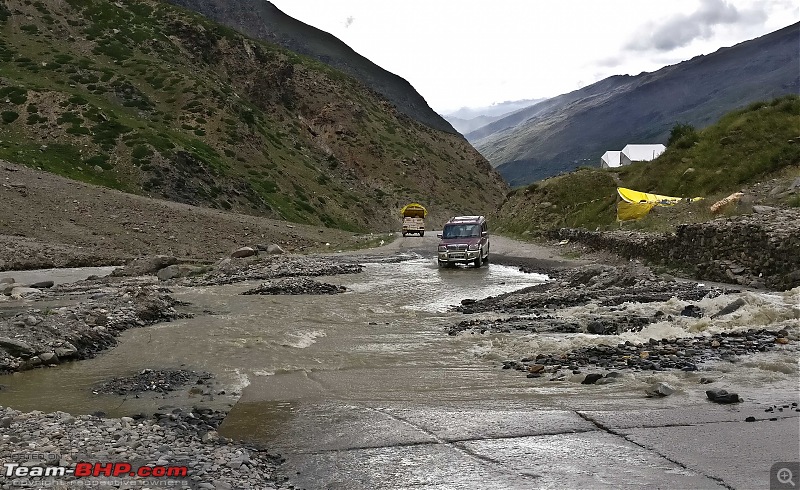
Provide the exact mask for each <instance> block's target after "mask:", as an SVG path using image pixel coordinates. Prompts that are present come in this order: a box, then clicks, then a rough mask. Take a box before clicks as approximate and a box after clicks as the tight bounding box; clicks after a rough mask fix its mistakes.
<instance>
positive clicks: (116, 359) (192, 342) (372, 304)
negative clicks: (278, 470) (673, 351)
mask: <svg viewBox="0 0 800 490" xmlns="http://www.w3.org/2000/svg"><path fill="white" fill-rule="evenodd" d="M318 280H320V281H323V282H329V283H334V284H340V285H344V286H346V288H347V292H345V293H342V294H336V295H321V296H258V295H240V294H238V293H240V292H242V291H245V290H247V289H249V288H252V287H253V286H254V285H257V284H258V283H256V282H247V283H239V284H234V285H226V286H211V287H194V288H181V287H176V288H173V291H174V296H175V297H176V298H177V299H179V300H182V301H186V302H189V303H190V304H191V309H192V310H193V311H194V312H195V313H196V315H195V317H194V318H191V319H182V320H179V321H175V322H171V323H164V324H159V325H155V326H152V327H147V328H141V329H133V330H128V331H126V332H124V333H123V335H122V336H121V338H120V343H119V345H118V346H117V347H115V348H113V349H111V350H109V351H107V352H105V353H103V354H102V355H100V356H98V357H97V358H95V359H90V360H85V361H81V362H77V363H70V364H66V365H63V366H61V367H59V368H56V369H39V370H33V371H27V372H23V373H18V374H14V375H11V376H7V377H5V378H3V379H0V384H3V385H5V387H4V389H3V390H2V391H0V405H7V406H12V407H14V408H17V409H21V410H43V411H53V410H63V411H69V412H73V413H91V412H94V411H98V410H99V411H103V412H106V413H108V414H109V415H112V416H118V415H129V414H131V413H137V412H145V413H146V412H152V411H155V410H157V409H163V408H164V407H170V406H179V407H183V408H188V407H191V406H192V405H199V406H204V407H210V408H220V409H225V410H230V414H229V416H228V417H227V419H226V421H225V423H224V424H223V426H222V427H221V429H220V430H221V432H222V433H223V434H224V435H227V436H230V437H235V438H244V439H248V440H253V441H257V442H261V443H265V444H266V445H268V446H269V447H273V448H275V449H277V450H280V451H285V452H287V453H289V454H294V455H295V456H296V458H295V459H294V460H292V458H290V461H289V463H288V469H289V470H291V475H292V477H293V479H299V481H301V482H303V481H304V482H305V483H306V484H307V485H309V486H310V487H314V484H313V482H316V481H318V480H325V481H329V482H332V483H330V484H329V485H328V486H327V487H328V488H349V487H350V486H349V485H348V484H347V483H345V482H343V481H340V482H339V483H336V481H337V480H336V475H338V474H341V473H342V472H345V473H347V472H349V473H348V474H350V475H351V477H353V478H356V480H357V479H358V475H362V477H363V475H364V474H366V473H368V477H363V478H365V479H364V480H363V482H366V483H364V484H363V486H362V485H360V484H353V481H354V480H352V479H351V480H348V481H349V482H350V484H352V485H353V486H352V488H361V487H364V488H366V487H369V486H371V485H372V486H374V485H375V482H384V483H385V484H386V485H388V486H389V487H392V486H393V485H396V484H398V483H397V482H399V481H402V482H404V483H403V485H406V484H409V482H408V480H407V478H409V476H408V474H407V473H404V474H403V475H400V476H398V475H395V476H394V477H393V476H391V475H390V474H388V473H386V471H388V470H387V469H386V466H385V464H384V463H386V464H388V463H387V462H389V463H391V464H393V465H395V464H400V465H402V464H411V463H409V462H408V461H410V460H413V459H414V458H412V457H411V456H402V455H400V456H397V455H396V454H394V453H393V454H392V455H391V456H389V455H387V454H384V453H381V452H380V449H376V448H384V447H386V446H387V445H395V446H396V447H411V446H414V445H417V444H423V443H428V442H430V441H431V440H433V441H439V440H440V439H441V432H440V431H439V432H437V431H436V430H433V429H431V430H427V429H426V430H418V429H419V428H420V427H421V426H423V425H425V424H423V423H422V422H419V421H418V422H413V420H415V417H417V418H422V419H424V420H425V421H427V423H428V426H431V425H433V426H434V427H438V428H439V429H441V430H445V432H446V431H447V430H449V429H446V427H449V425H448V422H447V420H448V419H452V418H453V417H457V418H458V419H459V422H458V424H457V426H458V428H457V429H453V430H454V431H455V433H454V435H453V437H454V438H456V439H463V440H467V441H469V440H473V439H476V438H479V437H481V435H482V434H485V433H486V432H487V431H488V432H490V433H493V431H494V432H497V433H499V434H500V435H501V436H502V437H507V436H512V435H515V434H528V432H526V431H529V430H530V427H531V426H533V425H535V421H533V420H532V419H531V420H528V419H526V417H527V415H524V414H529V413H531V411H536V410H540V411H545V410H557V409H561V408H564V407H569V408H570V409H571V410H575V409H598V408H602V407H623V408H624V407H628V406H630V405H631V403H639V402H638V401H636V402H632V401H631V400H639V399H641V394H642V390H643V388H644V387H645V386H648V385H649V384H650V383H652V382H654V381H666V382H669V383H670V384H672V385H674V386H675V387H677V389H678V390H679V392H681V391H683V394H684V396H683V397H682V398H678V397H673V398H672V399H669V398H667V399H664V401H659V402H658V403H659V404H660V405H659V406H660V407H669V406H678V405H679V404H681V403H683V404H685V403H687V397H688V398H689V401H698V400H701V399H702V398H703V395H702V392H699V393H700V394H699V395H698V394H693V393H695V392H696V390H695V392H692V391H691V390H689V389H688V388H687V387H688V386H690V385H694V384H696V383H697V378H698V377H699V376H700V375H701V374H702V373H683V372H675V373H672V372H667V373H637V374H636V375H634V374H631V373H627V374H624V375H623V378H624V380H623V382H622V383H615V384H611V385H603V386H586V385H581V384H580V383H579V382H578V381H574V382H570V381H569V380H567V381H565V382H562V383H543V382H532V381H533V380H529V379H526V378H525V376H524V375H522V373H517V372H509V371H504V370H501V369H499V366H500V361H502V360H505V359H520V358H521V357H524V356H526V355H530V354H535V353H536V352H537V351H542V350H547V351H553V350H556V351H557V350H569V349H572V348H576V347H579V346H581V345H586V344H590V343H598V342H602V343H609V342H613V343H615V344H616V343H618V342H619V341H620V338H619V337H607V336H594V335H584V334H566V335H565V334H560V335H559V334H551V335H536V334H519V333H511V334H484V335H482V334H469V333H466V334H464V333H462V334H459V335H457V336H448V335H447V334H446V332H445V328H446V327H447V326H450V325H452V324H454V323H457V322H459V321H462V320H464V319H465V315H463V314H460V313H457V312H454V311H452V306H454V305H457V304H459V303H460V301H461V300H462V299H465V298H475V299H478V298H484V297H487V296H492V295H498V294H502V293H505V292H509V291H513V290H517V289H520V288H523V287H527V286H531V285H535V284H540V283H541V282H543V281H546V280H547V277H546V276H542V275H537V274H525V273H522V272H519V271H518V270H517V269H516V268H514V267H507V266H503V265H498V264H494V263H493V264H490V265H489V266H488V267H483V268H479V269H476V268H462V267H458V268H453V269H440V268H438V267H437V265H436V264H435V259H431V258H428V257H420V256H416V258H412V259H411V260H405V261H401V262H391V261H390V262H383V263H382V262H373V263H366V265H365V269H364V272H363V273H361V274H354V275H342V276H334V277H322V278H318ZM741 295H742V296H743V297H744V298H745V300H746V302H747V305H746V306H745V307H743V308H742V309H741V310H740V311H739V312H738V313H737V314H736V315H734V316H732V318H728V319H721V320H719V321H713V322H712V321H709V320H708V319H686V320H685V321H684V322H683V323H678V324H670V325H667V324H653V325H651V326H649V327H647V328H646V329H645V330H643V331H642V332H638V333H626V334H624V336H623V337H624V338H622V341H624V340H633V341H646V340H647V339H648V338H650V337H658V338H662V337H670V336H673V337H677V336H691V335H698V334H702V333H704V332H706V333H709V332H715V331H725V330H729V331H731V330H737V329H747V328H751V327H756V328H759V327H762V326H770V325H782V326H784V327H785V328H789V329H792V330H793V331H794V332H796V331H797V329H798V327H799V326H800V290H794V291H789V292H786V293H772V294H768V293H755V292H749V293H742V294H741ZM732 298H733V297H724V298H721V299H720V298H717V299H714V300H710V299H709V300H704V301H716V302H718V303H719V305H721V306H724V304H726V303H728V302H730V301H731V300H732ZM651 306H653V305H651ZM683 306H685V304H684V303H682V302H680V301H675V300H671V301H668V302H665V303H663V304H661V305H655V307H657V308H661V309H662V310H663V311H665V312H666V313H672V312H673V310H674V311H675V312H679V311H680V309H681V308H682V307H683ZM703 306H706V307H709V308H711V307H712V306H713V307H714V308H716V307H717V306H718V305H716V304H715V305H703ZM721 306H719V307H721ZM593 308H594V306H592V305H589V306H585V307H576V308H574V311H572V315H574V316H575V317H581V316H585V315H590V314H591V312H592V309H593ZM631 308H635V305H634V306H631ZM711 309H713V308H711ZM676 314H677V313H676ZM497 316H498V315H496V314H495V315H486V317H487V318H497ZM474 317H478V318H480V317H481V316H480V315H474ZM147 368H152V369H170V368H181V369H189V370H196V371H207V372H210V373H213V374H214V375H215V383H216V384H215V387H214V394H213V395H211V396H209V395H205V396H204V395H199V394H197V395H195V394H192V393H188V392H184V391H180V392H175V393H172V394H169V395H166V396H160V395H159V396H155V395H149V396H141V397H139V398H134V397H130V396H129V397H126V398H124V399H123V398H121V397H119V396H111V395H96V394H93V392H92V389H93V387H95V386H96V385H97V383H99V382H102V381H105V380H108V379H110V378H112V377H115V376H129V375H132V374H135V373H137V372H139V371H141V370H143V369H147ZM714 369H715V371H714V374H716V375H717V376H719V377H721V378H726V379H731V380H735V382H736V383H737V386H740V387H744V388H747V389H749V394H750V395H751V396H752V397H754V398H756V399H759V397H760V399H761V400H762V401H763V402H764V403H767V402H768V401H769V400H770V396H773V394H774V393H775V392H776V390H777V391H780V390H785V391H788V392H789V393H795V394H796V384H797V377H798V366H797V351H796V350H794V351H791V352H782V351H778V352H773V353H768V354H761V355H758V356H753V357H752V358H750V359H748V360H747V361H746V362H743V363H741V364H737V365H724V366H719V367H716V368H714ZM498 414H500V415H499V416H498ZM571 423H574V421H573V422H571ZM586 430H588V429H586ZM434 433H436V435H434ZM387 439H388V440H391V441H392V442H391V443H387V442H386V440H387ZM409 445H410V446H409ZM370 448H372V449H370ZM450 449H452V448H450ZM338 450H347V451H355V450H360V451H367V452H363V453H360V454H359V456H358V458H357V459H353V460H352V461H351V463H350V465H349V466H348V465H347V464H346V463H342V464H341V465H339V464H338V463H334V462H332V461H333V460H331V459H330V458H331V456H330V454H331V452H332V451H334V452H335V451H338ZM586 450H587V451H588V449H586ZM369 451H378V452H374V453H370V452H369ZM458 451H459V454H460V455H461V456H463V455H464V454H467V453H469V451H468V448H467V447H466V446H463V447H461V448H459V449H458ZM303 455H305V456H303ZM429 456H430V458H433V459H431V461H429V463H430V464H431V465H433V466H430V467H429V468H427V470H425V474H424V475H417V476H414V478H421V480H419V481H420V482H422V483H424V482H426V481H430V482H434V483H435V482H440V481H449V482H456V483H454V484H453V485H452V486H448V487H442V488H461V487H460V486H459V484H457V482H458V480H459V476H458V475H457V474H453V473H452V468H448V469H447V470H446V471H445V470H444V469H442V468H441V467H440V466H436V465H439V464H440V463H441V462H437V461H435V459H436V458H434V457H433V455H429ZM436 457H445V456H443V455H441V454H438V455H437V456H436ZM363 458H373V459H372V460H370V461H371V462H367V463H365V462H364V461H365V460H364V459H363ZM398 458H399V459H398ZM404 458H405V459H404ZM409 458H411V459H409ZM479 459H480V458H479ZM475 460H476V459H475V458H471V459H469V461H473V462H474V461H475ZM359 461H361V463H359ZM382 461H383V463H381V462H382ZM404 461H405V463H403V462H404ZM418 463H419V462H418V461H417V462H415V463H414V464H418ZM337 465H338V466H337ZM342 465H344V466H342ZM423 466H424V465H423ZM367 468H369V470H367ZM436 468H439V469H436ZM294 470H296V471H297V472H299V473H294ZM465 471H467V473H465V474H469V475H470V476H469V477H468V478H466V477H464V478H465V479H464V481H463V483H464V486H463V488H469V482H470V481H474V479H475V478H482V477H480V476H476V475H480V474H481V472H483V471H486V469H485V468H483V467H482V466H481V465H477V466H476V468H472V469H469V470H465ZM492 471H494V470H492ZM365 472H366V473H365ZM443 472H444V473H443ZM470 472H471V473H470ZM490 473H491V472H490ZM523 473H524V472H522V473H520V472H514V476H512V477H510V480H504V481H511V482H512V484H510V486H509V488H512V487H525V486H526V482H527V480H526V478H528V477H527V476H525V475H524V474H523ZM354 475H355V476H354ZM387 475H389V476H387ZM506 476H507V475H506ZM634 477H635V476H631V478H634ZM303 478H305V480H303ZM386 478H388V479H387V480H385V481H384V480H382V479H386ZM392 478H396V480H393V479H392ZM487 478H497V475H494V476H487ZM503 478H506V477H503ZM414 481H417V480H414ZM392 482H394V483H392ZM514 482H516V483H514ZM412 483H413V482H412ZM561 483H562V484H563V483H564V482H563V481H562V482H561ZM553 484H554V485H555V486H558V485H559V483H558V481H556V482H554V483H553ZM337 485H338V486H337ZM379 486H380V485H379ZM401 486H402V485H401ZM431 486H433V487H436V485H434V484H431ZM436 488H439V487H436Z"/></svg>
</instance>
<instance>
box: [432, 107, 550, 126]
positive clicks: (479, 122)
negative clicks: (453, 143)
mask: <svg viewBox="0 0 800 490" xmlns="http://www.w3.org/2000/svg"><path fill="white" fill-rule="evenodd" d="M543 100H546V99H524V100H513V101H506V102H500V103H497V104H492V105H490V106H486V107H462V108H461V109H459V110H457V111H454V112H451V113H448V114H444V115H443V117H444V118H445V119H446V120H447V122H449V123H450V124H452V125H453V127H454V128H455V129H456V131H458V132H459V133H461V134H469V133H471V132H473V131H475V130H477V129H478V128H482V127H483V126H486V125H487V124H490V123H492V122H494V121H497V120H499V119H503V118H505V117H507V116H508V115H510V114H511V113H513V112H516V111H519V110H520V109H524V108H526V107H530V106H532V105H534V104H536V103H538V102H541V101H543Z"/></svg>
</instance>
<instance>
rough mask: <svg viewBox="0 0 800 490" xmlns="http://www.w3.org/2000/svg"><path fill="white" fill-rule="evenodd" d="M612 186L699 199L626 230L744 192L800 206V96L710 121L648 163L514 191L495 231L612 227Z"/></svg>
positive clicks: (701, 212)
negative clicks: (716, 120) (699, 199)
mask: <svg viewBox="0 0 800 490" xmlns="http://www.w3.org/2000/svg"><path fill="white" fill-rule="evenodd" d="M617 186H621V187H628V188H632V189H635V190H639V191H643V192H652V193H656V194H662V195H669V196H678V197H697V196H700V197H704V198H705V199H704V200H702V201H699V202H696V203H691V204H681V205H677V206H674V207H671V208H657V212H655V213H651V215H650V216H648V217H646V218H644V219H643V220H641V221H640V222H630V223H628V224H627V225H626V226H631V227H645V228H647V227H650V228H654V229H664V228H665V227H669V226H670V225H671V224H675V223H678V222H692V221H702V220H705V219H709V218H711V213H710V211H709V209H708V208H709V206H710V205H711V204H713V203H714V202H715V201H717V200H718V199H721V198H723V197H725V196H727V195H729V194H731V193H733V192H737V191H741V190H745V191H746V193H747V194H750V200H751V203H755V204H768V205H775V206H794V207H798V206H800V97H798V96H796V95H790V96H785V97H781V98H777V99H774V100H772V101H770V102H756V103H753V104H751V105H750V106H748V107H747V108H745V109H741V110H737V111H733V112H731V113H728V114H726V115H725V116H724V117H723V118H722V119H720V121H719V122H718V123H717V124H714V125H712V126H709V127H707V128H705V129H703V130H701V131H699V132H698V133H696V134H692V133H691V132H689V134H687V135H685V136H684V137H682V138H678V139H677V140H676V141H674V142H673V143H672V144H671V145H670V146H669V147H668V148H667V150H666V151H665V152H664V153H663V154H662V155H661V156H660V157H658V158H657V159H656V160H654V161H652V162H639V163H634V164H633V165H630V166H625V167H620V168H616V169H599V168H581V169H578V170H576V171H574V172H571V173H569V174H565V175H561V176H557V177H552V178H549V179H545V180H542V181H540V182H536V183H534V184H531V185H529V186H527V187H525V188H519V189H517V190H515V191H514V192H512V193H511V194H510V195H509V198H508V200H507V201H506V203H505V204H504V205H503V207H502V208H501V210H500V212H499V213H498V216H497V218H496V219H495V222H496V223H497V225H498V227H499V228H501V229H502V230H505V231H506V232H509V233H512V234H527V233H531V234H536V233H537V232H546V231H548V230H551V229H555V228H560V227H584V228H588V229H592V230H593V229H595V228H596V227H600V228H609V227H617V226H619V225H618V224H617V223H616V202H617V200H618V198H617V195H616V188H617Z"/></svg>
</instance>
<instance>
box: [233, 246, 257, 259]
mask: <svg viewBox="0 0 800 490" xmlns="http://www.w3.org/2000/svg"><path fill="white" fill-rule="evenodd" d="M257 253H258V251H257V250H256V249H254V248H253V247H241V248H238V249H236V250H234V251H233V252H231V257H232V258H234V259H242V258H245V257H252V256H253V255H255V254H257Z"/></svg>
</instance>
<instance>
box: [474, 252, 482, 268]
mask: <svg viewBox="0 0 800 490" xmlns="http://www.w3.org/2000/svg"><path fill="white" fill-rule="evenodd" d="M482 253H483V251H482V250H479V251H478V258H477V259H475V267H480V266H482V265H483V257H482V256H481V254H482Z"/></svg>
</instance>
